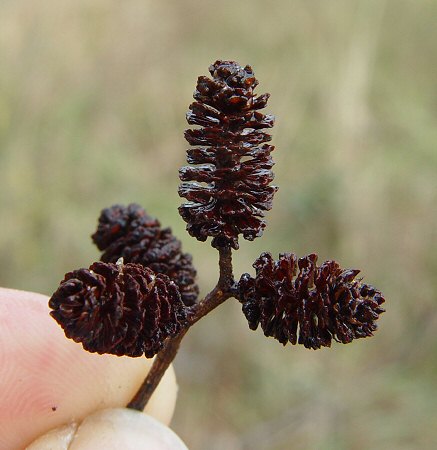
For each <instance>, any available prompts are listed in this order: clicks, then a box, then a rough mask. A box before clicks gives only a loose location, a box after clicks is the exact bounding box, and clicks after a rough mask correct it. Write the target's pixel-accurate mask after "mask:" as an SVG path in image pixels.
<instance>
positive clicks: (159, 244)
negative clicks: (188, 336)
mask: <svg viewBox="0 0 437 450" xmlns="http://www.w3.org/2000/svg"><path fill="white" fill-rule="evenodd" d="M91 237H92V239H93V241H94V243H95V244H96V245H97V247H98V249H99V250H101V251H102V252H103V253H102V256H101V260H102V261H104V262H111V263H115V262H117V260H118V259H119V258H123V260H124V262H125V263H138V264H142V265H144V266H145V267H149V268H150V269H152V270H153V271H154V272H156V273H162V274H165V275H167V276H168V277H169V278H170V279H172V280H173V281H174V282H175V283H176V284H177V286H178V288H179V292H180V294H181V297H182V301H183V302H184V304H185V305H187V306H190V305H193V304H194V303H195V302H196V300H197V297H198V295H199V288H198V286H197V283H196V269H195V268H194V266H193V260H192V257H191V255H190V254H188V253H182V244H181V242H180V241H179V240H178V239H177V238H176V237H175V236H174V235H173V234H172V231H171V228H164V229H163V228H161V224H160V222H159V221H158V220H156V219H155V218H152V217H150V216H149V215H148V214H147V213H146V211H145V210H144V209H143V208H142V207H141V206H139V205H137V204H135V203H132V204H130V205H128V206H123V205H113V206H111V207H110V208H105V209H104V210H103V211H102V212H101V214H100V217H99V220H98V226H97V230H96V232H95V233H94V234H93V235H92V236H91Z"/></svg>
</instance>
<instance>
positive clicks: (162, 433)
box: [26, 408, 188, 450]
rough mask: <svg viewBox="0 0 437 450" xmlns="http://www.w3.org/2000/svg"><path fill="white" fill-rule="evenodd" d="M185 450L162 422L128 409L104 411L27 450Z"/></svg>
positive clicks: (51, 435) (49, 436)
mask: <svg viewBox="0 0 437 450" xmlns="http://www.w3.org/2000/svg"><path fill="white" fill-rule="evenodd" d="M96 448H104V449H106V450H118V449H120V448H122V449H123V450H143V449H144V450H188V449H187V447H186V446H185V444H184V443H183V442H182V441H181V440H180V438H179V437H178V436H177V435H176V434H175V433H174V432H173V431H172V430H170V428H167V427H166V426H165V425H163V424H162V423H161V422H158V421H157V420H156V419H154V418H153V417H150V416H148V415H146V414H144V413H141V412H139V411H135V410H132V409H127V408H116V409H105V410H101V411H98V412H96V413H94V414H92V415H91V416H88V417H87V418H85V420H84V421H83V422H82V423H81V424H80V425H77V424H71V425H67V426H65V427H62V428H60V429H56V430H53V431H51V432H50V433H48V434H46V435H44V436H42V437H40V438H39V439H37V440H36V441H35V442H34V443H33V444H31V445H30V446H29V447H27V449H26V450H47V449H51V450H66V449H68V450H95V449H96Z"/></svg>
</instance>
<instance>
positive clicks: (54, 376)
mask: <svg viewBox="0 0 437 450" xmlns="http://www.w3.org/2000/svg"><path fill="white" fill-rule="evenodd" d="M47 302H48V297H46V296H44V295H41V294H35V293H31V292H22V291H15V290H11V289H2V288H0V450H3V449H4V450H6V449H7V450H15V449H17V450H18V449H23V448H25V447H26V446H29V445H30V444H31V443H32V442H33V441H34V440H36V439H38V438H39V441H37V443H35V444H34V446H31V447H29V449H33V450H35V449H44V448H51V449H53V450H57V449H64V448H65V449H66V448H67V447H68V448H69V449H71V450H86V449H88V448H96V445H97V443H98V442H102V443H103V442H104V441H103V439H106V440H107V442H106V441H105V445H104V448H105V449H112V448H114V449H115V448H126V449H129V448H139V449H142V448H144V449H152V448H153V449H154V450H160V449H168V448H174V449H177V448H182V449H183V448H186V447H185V446H184V445H183V444H182V442H181V441H180V440H179V439H178V438H177V437H176V435H175V434H174V433H173V432H172V431H171V430H170V429H169V428H167V427H166V426H164V425H162V424H165V425H168V423H169V422H170V420H171V417H172V414H173V411H174V406H175V401H176V393H177V385H176V381H175V377H174V372H173V370H172V369H171V370H168V371H167V373H166V375H165V376H164V378H163V380H162V382H161V384H160V386H159V387H158V389H157V391H156V392H155V393H154V396H153V397H152V399H151V401H150V402H149V404H148V405H147V408H146V410H145V413H147V414H148V415H146V414H144V413H139V412H137V411H132V410H128V409H126V408H124V406H125V405H126V404H127V402H128V401H129V400H130V399H131V397H132V396H133V395H134V393H135V391H136V390H137V388H138V387H139V385H140V384H141V382H142V381H143V379H144V377H145V375H146V373H147V372H148V370H149V369H150V366H151V361H150V360H148V359H146V358H128V357H117V356H112V355H97V354H92V353H88V352H86V351H84V350H83V348H82V346H81V345H80V344H77V343H75V342H73V341H71V340H69V339H66V338H65V336H64V333H63V331H62V329H61V328H60V327H59V326H58V325H57V324H56V322H55V321H54V320H53V319H52V318H51V317H50V316H49V314H48V313H49V308H48V306H47ZM149 415H150V416H153V417H154V418H155V419H158V420H159V421H160V422H158V421H157V420H154V419H153V418H150V416H149ZM53 429H56V430H55V431H51V432H50V433H49V434H48V437H47V436H46V437H42V436H43V435H45V434H46V433H48V432H49V431H50V430H53ZM79 431H80V432H79ZM121 445H122V446H123V447H120V446H121ZM169 445H170V446H169Z"/></svg>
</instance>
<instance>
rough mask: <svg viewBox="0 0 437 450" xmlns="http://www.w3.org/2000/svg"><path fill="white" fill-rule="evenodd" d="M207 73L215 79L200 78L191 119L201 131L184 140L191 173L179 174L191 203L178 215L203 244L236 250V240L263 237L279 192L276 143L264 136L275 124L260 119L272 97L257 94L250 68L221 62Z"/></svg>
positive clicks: (187, 170) (186, 170)
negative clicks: (275, 183)
mask: <svg viewBox="0 0 437 450" xmlns="http://www.w3.org/2000/svg"><path fill="white" fill-rule="evenodd" d="M209 71H210V73H211V75H212V79H210V78H208V77H204V76H201V77H199V79H198V81H197V88H196V91H195V93H194V99H195V100H196V101H195V102H194V103H192V104H191V105H190V111H189V112H188V113H187V121H188V123H189V124H192V125H200V126H201V127H202V128H199V129H191V130H187V131H186V132H185V138H186V140H187V141H188V143H189V144H191V145H193V146H195V148H191V149H189V150H188V151H187V161H188V163H189V164H192V166H186V167H182V168H181V169H180V175H179V176H180V179H181V181H182V183H181V185H180V188H179V195H180V196H181V197H185V198H186V199H187V200H188V202H187V203H185V204H183V205H181V206H180V207H179V213H180V215H181V216H182V218H183V219H184V220H185V222H187V224H188V225H187V230H188V232H189V233H190V235H191V236H194V237H195V238H197V239H198V240H199V241H205V240H206V239H207V238H208V237H210V236H211V237H212V238H213V239H212V246H213V247H216V248H220V247H228V246H231V247H232V248H234V249H237V248H238V235H239V234H242V235H243V237H244V238H245V239H248V240H250V241H252V240H253V239H255V238H256V237H259V236H261V235H262V232H263V230H264V228H265V226H266V224H265V221H264V220H263V217H264V211H268V210H270V209H271V207H272V200H273V195H274V193H275V192H276V190H277V188H276V187H275V186H269V184H270V182H271V181H272V180H273V178H274V175H273V172H272V171H271V169H272V167H273V164H274V163H273V160H272V158H271V156H270V153H271V152H272V151H273V149H274V147H273V146H271V145H268V144H265V142H268V141H270V139H271V136H270V135H269V134H267V133H264V132H262V131H260V130H262V129H263V128H271V127H273V124H274V117H273V116H272V115H265V114H262V113H260V112H259V111H258V110H259V109H262V108H264V107H265V105H266V104H267V100H268V98H269V94H263V95H260V96H256V95H255V94H254V89H255V87H256V86H257V85H258V81H257V80H256V78H255V76H254V74H253V71H252V68H251V67H250V66H246V67H244V68H243V67H240V66H239V65H238V64H237V63H236V62H233V61H216V62H215V63H214V64H213V65H212V66H210V68H209Z"/></svg>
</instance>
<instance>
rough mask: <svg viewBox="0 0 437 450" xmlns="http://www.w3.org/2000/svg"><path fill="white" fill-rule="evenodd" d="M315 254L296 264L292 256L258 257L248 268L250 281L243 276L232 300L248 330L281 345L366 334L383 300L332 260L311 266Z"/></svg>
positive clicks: (324, 343)
mask: <svg viewBox="0 0 437 450" xmlns="http://www.w3.org/2000/svg"><path fill="white" fill-rule="evenodd" d="M316 262H317V255H315V254H311V255H308V256H305V257H303V258H300V259H299V260H298V259H297V257H296V256H295V255H294V254H293V253H283V254H280V255H279V260H278V261H274V260H273V258H272V256H271V255H270V253H263V254H262V255H261V256H260V257H259V258H258V259H257V260H256V261H255V263H254V264H253V267H254V268H255V269H256V277H255V278H253V277H251V276H250V275H249V274H247V273H246V274H244V275H243V276H242V277H241V279H240V281H239V283H238V290H239V293H238V297H239V300H240V302H241V303H242V304H243V312H244V314H245V316H246V319H247V320H248V322H249V327H250V328H251V329H252V330H256V329H257V327H258V325H261V328H262V330H263V331H264V334H265V335H266V336H272V337H274V338H275V339H277V340H278V341H279V342H281V343H282V344H284V345H285V344H286V343H287V342H290V343H291V344H293V345H294V344H296V343H298V344H303V345H304V346H305V347H307V348H312V349H318V348H320V347H330V346H331V341H332V339H334V340H336V341H338V342H341V343H343V344H347V343H349V342H351V341H352V340H353V339H358V338H364V337H367V336H372V335H373V332H374V331H375V330H376V329H377V325H376V320H377V319H378V318H379V315H380V314H381V313H383V312H384V309H382V308H381V305H382V303H384V301H385V300H384V297H383V296H382V294H381V292H379V291H378V290H377V289H375V288H374V287H372V286H370V285H368V284H364V283H362V282H361V280H360V279H356V276H357V275H358V273H359V270H352V269H348V270H343V269H341V268H340V266H339V264H338V263H336V262H335V261H326V262H324V263H323V264H322V265H321V266H319V267H318V266H317V265H316Z"/></svg>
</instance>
